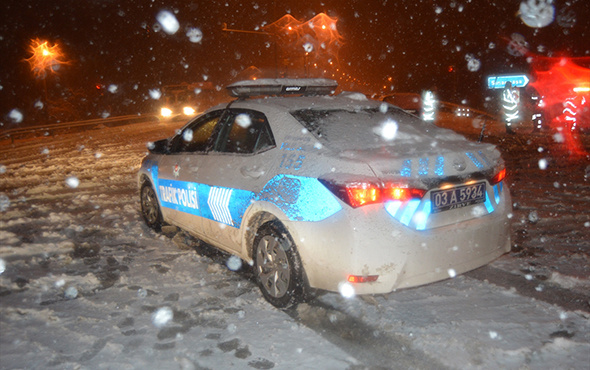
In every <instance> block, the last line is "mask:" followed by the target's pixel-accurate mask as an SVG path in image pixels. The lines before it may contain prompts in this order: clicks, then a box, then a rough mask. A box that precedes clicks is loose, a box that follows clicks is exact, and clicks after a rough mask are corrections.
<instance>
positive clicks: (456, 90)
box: [0, 0, 590, 129]
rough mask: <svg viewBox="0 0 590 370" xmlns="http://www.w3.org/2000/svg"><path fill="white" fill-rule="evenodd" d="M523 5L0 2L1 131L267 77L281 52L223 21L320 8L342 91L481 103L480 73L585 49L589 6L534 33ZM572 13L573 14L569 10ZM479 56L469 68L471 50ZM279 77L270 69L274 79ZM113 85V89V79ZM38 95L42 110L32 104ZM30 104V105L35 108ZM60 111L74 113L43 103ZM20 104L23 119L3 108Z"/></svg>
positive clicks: (244, 26) (260, 22) (139, 107)
mask: <svg viewBox="0 0 590 370" xmlns="http://www.w3.org/2000/svg"><path fill="white" fill-rule="evenodd" d="M520 3H521V2H520V1H508V0H502V1H500V0H498V1H490V2H488V1H475V0H471V1H439V2H436V4H433V2H432V1H426V0H424V1H417V0H412V1H405V0H402V1H391V0H390V1H378V2H377V1H367V0H362V1H346V2H345V1H337V0H325V1H305V2H303V1H281V2H276V1H267V0H255V1H246V0H224V1H166V2H164V1H153V2H151V1H139V0H135V1H131V0H128V1H121V0H117V1H115V0H75V1H72V0H62V1H53V2H51V1H22V0H21V1H15V0H8V1H6V0H5V1H4V2H3V4H4V5H2V8H3V11H2V12H1V13H2V14H1V15H0V58H1V59H0V60H1V65H2V68H1V73H0V86H1V90H0V120H1V121H0V122H1V123H2V127H0V129H2V128H6V127H15V126H18V125H21V126H22V125H32V124H39V123H46V122H48V121H52V120H57V121H59V120H62V121H64V120H73V119H88V118H95V117H106V116H115V115H121V114H139V113H141V114H145V113H151V112H153V111H154V110H155V109H154V107H153V106H154V104H155V101H154V99H151V98H150V96H149V90H150V89H155V88H161V87H162V86H165V85H170V84H177V83H182V82H187V83H194V82H202V81H204V80H205V79H206V80H207V81H209V82H212V84H213V86H214V87H216V90H220V92H217V91H213V92H211V93H217V94H218V95H220V96H223V95H224V91H223V88H224V86H225V85H226V84H227V83H229V82H232V81H234V80H235V79H236V77H237V76H238V75H239V73H240V72H241V71H242V70H244V69H246V68H248V67H250V66H256V67H257V68H260V69H262V70H265V71H270V72H271V74H272V72H273V71H274V70H275V68H276V66H277V47H276V45H275V44H274V42H273V38H271V37H269V36H267V35H263V34H249V33H230V32H224V31H222V28H223V26H224V24H227V27H228V28H232V29H241V30H250V31H255V30H261V27H262V26H264V25H267V24H270V23H273V22H274V21H276V20H278V19H279V18H281V17H282V16H283V15H285V14H291V15H292V16H293V17H295V18H296V19H298V20H300V21H307V20H309V19H311V18H312V17H313V16H315V15H316V14H318V13H320V12H324V13H326V14H328V15H329V16H331V17H335V18H337V19H338V23H337V27H338V31H339V32H340V34H341V35H342V37H343V43H342V46H341V48H340V49H339V52H338V62H339V68H341V70H342V71H343V72H344V73H345V74H346V75H348V76H352V77H354V81H355V82H346V81H342V82H341V87H342V89H345V90H353V89H354V90H360V91H362V92H364V93H366V94H369V95H371V94H375V93H387V92H421V91H422V90H424V89H434V90H435V91H436V92H437V94H438V95H439V97H440V99H442V100H446V101H450V102H456V103H463V104H467V105H471V106H473V107H477V108H482V109H486V108H487V109H488V110H489V109H494V108H493V107H492V106H490V104H487V105H486V101H489V100H490V97H491V96H492V95H493V94H494V92H493V91H490V90H487V89H486V86H485V77H486V76H487V75H490V74H499V73H518V72H523V73H526V72H528V70H529V62H530V58H531V56H550V57H561V56H570V57H572V56H574V57H581V56H590V42H589V41H588V40H589V39H590V26H589V24H590V22H588V19H590V2H588V1H586V0H577V1H576V0H571V1H567V2H565V1H554V5H555V8H556V16H559V15H560V14H565V13H566V12H569V13H568V14H570V15H571V16H573V17H574V19H575V23H573V26H571V27H563V26H562V25H560V24H559V23H562V24H563V22H557V20H554V21H553V22H552V23H551V24H550V25H549V26H547V27H544V28H540V29H536V28H531V27H528V26H526V25H525V24H524V23H523V22H522V21H521V20H520V18H519V16H518V9H519V5H520ZM161 10H169V11H172V12H174V13H175V15H176V18H177V19H178V21H179V22H180V30H179V31H178V32H177V33H176V34H173V35H169V34H167V33H165V32H163V31H162V30H159V31H158V30H157V28H158V27H157V24H156V23H157V21H156V15H157V14H158V13H159V12H160V11H161ZM570 18H571V17H570ZM189 27H196V28H199V29H200V30H201V31H202V32H203V40H202V42H200V43H192V42H190V41H189V40H188V38H187V36H186V30H187V29H188V28H189ZM513 33H519V34H521V35H522V36H524V38H525V39H526V41H527V42H528V44H529V48H530V52H531V54H529V55H528V58H529V60H527V56H512V55H510V54H509V53H508V52H507V45H508V42H509V40H510V38H511V35H512V34H513ZM35 38H39V39H42V40H48V41H49V42H50V44H53V43H56V42H57V43H58V44H59V45H60V46H61V48H62V50H63V52H64V53H65V58H66V59H67V60H68V61H69V63H68V64H67V65H62V66H61V67H60V68H59V70H57V71H56V73H52V74H49V75H48V76H47V77H46V79H45V81H43V80H42V79H39V78H35V77H34V76H33V73H32V72H31V70H30V66H29V64H28V63H27V62H26V61H25V60H24V59H25V58H28V57H29V56H30V55H31V53H30V50H29V45H30V40H31V39H35ZM468 54H469V55H472V56H473V57H475V58H476V59H477V60H479V61H480V63H481V67H480V68H479V69H478V70H477V71H470V70H469V69H468V68H467V59H466V55H468ZM272 77H274V76H272ZM110 85H116V86H117V91H116V92H115V93H111V92H109V91H108V89H107V88H108V86H110ZM38 102H42V103H44V104H43V108H39V107H38V106H39V104H38ZM35 103H37V107H35ZM56 106H63V107H62V108H64V109H65V111H68V112H69V115H70V116H67V117H66V116H65V115H64V116H62V117H55V116H51V117H50V115H49V114H48V110H50V109H55V107H56ZM13 109H18V110H19V111H20V112H22V113H23V120H22V121H21V122H15V121H14V120H13V119H11V118H10V117H9V116H8V114H9V112H10V111H11V110H13Z"/></svg>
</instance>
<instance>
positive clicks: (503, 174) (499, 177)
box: [490, 168, 506, 185]
mask: <svg viewBox="0 0 590 370" xmlns="http://www.w3.org/2000/svg"><path fill="white" fill-rule="evenodd" d="M505 178H506V169H505V168H503V169H502V170H501V171H500V172H498V173H497V174H495V175H494V177H492V178H491V179H490V184H492V185H496V184H497V183H499V182H501V181H502V180H504V179H505Z"/></svg>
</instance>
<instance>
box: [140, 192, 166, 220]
mask: <svg viewBox="0 0 590 370" xmlns="http://www.w3.org/2000/svg"><path fill="white" fill-rule="evenodd" d="M140 199H141V215H142V216H143V219H144V220H145V223H146V224H147V225H148V226H149V227H150V228H152V229H154V230H156V231H159V230H160V228H161V227H162V213H161V212H160V205H159V203H158V198H157V197H156V192H155V191H154V189H153V188H152V187H151V186H150V184H145V185H143V186H142V187H141V194H140Z"/></svg>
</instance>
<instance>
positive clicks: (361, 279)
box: [346, 275, 379, 283]
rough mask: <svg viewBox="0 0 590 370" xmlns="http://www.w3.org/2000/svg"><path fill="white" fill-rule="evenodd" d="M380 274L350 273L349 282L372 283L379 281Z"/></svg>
mask: <svg viewBox="0 0 590 370" xmlns="http://www.w3.org/2000/svg"><path fill="white" fill-rule="evenodd" d="M378 278H379V275H369V276H359V275H348V278H347V279H346V280H348V282H349V283H372V282H374V281H377V279H378Z"/></svg>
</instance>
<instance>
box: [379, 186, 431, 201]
mask: <svg viewBox="0 0 590 370" xmlns="http://www.w3.org/2000/svg"><path fill="white" fill-rule="evenodd" d="M383 193H384V195H383V198H384V201H388V200H401V201H406V200H410V199H415V198H419V199H420V198H422V197H423V196H424V194H426V190H424V189H416V188H404V187H400V185H399V184H389V185H387V186H386V187H385V188H383Z"/></svg>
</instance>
